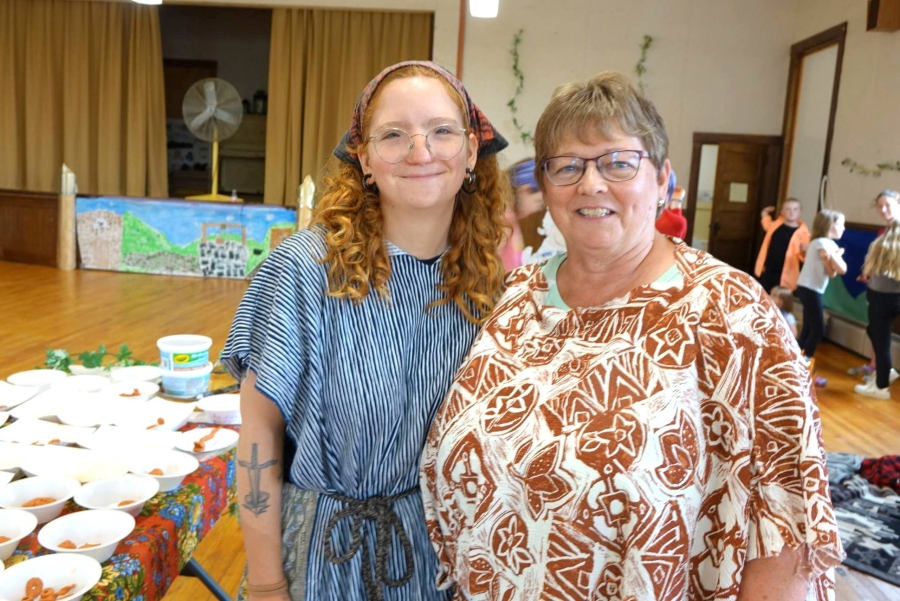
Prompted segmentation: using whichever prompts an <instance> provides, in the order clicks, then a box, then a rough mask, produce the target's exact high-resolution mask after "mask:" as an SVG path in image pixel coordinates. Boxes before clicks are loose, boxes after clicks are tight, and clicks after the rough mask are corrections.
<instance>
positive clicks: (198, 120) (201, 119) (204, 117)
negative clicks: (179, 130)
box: [188, 111, 213, 132]
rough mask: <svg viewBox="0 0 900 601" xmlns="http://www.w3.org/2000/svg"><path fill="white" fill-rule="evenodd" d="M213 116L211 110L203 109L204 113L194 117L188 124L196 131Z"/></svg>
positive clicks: (189, 127)
mask: <svg viewBox="0 0 900 601" xmlns="http://www.w3.org/2000/svg"><path fill="white" fill-rule="evenodd" d="M212 116H213V113H212V112H211V111H203V112H202V113H200V114H199V115H197V116H196V117H194V119H193V120H192V121H191V122H190V123H189V124H188V129H190V130H191V131H194V132H196V131H200V127H201V126H202V125H203V124H204V123H206V122H207V121H209V118H210V117H212Z"/></svg>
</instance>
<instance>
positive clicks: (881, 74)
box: [793, 0, 900, 224]
mask: <svg viewBox="0 0 900 601" xmlns="http://www.w3.org/2000/svg"><path fill="white" fill-rule="evenodd" d="M797 8H798V14H799V15H801V16H802V19H797V21H796V24H795V28H794V35H793V39H794V41H800V40H803V39H805V38H808V37H810V36H812V35H815V34H817V33H819V32H820V31H824V30H826V29H828V28H830V27H834V26H835V25H840V24H841V23H843V22H844V21H847V39H846V46H845V48H844V62H843V70H842V73H841V87H840V90H839V92H838V105H837V114H836V115H835V123H834V137H833V139H832V144H831V161H830V164H829V167H828V173H829V180H830V184H831V190H830V194H829V197H830V199H831V201H832V206H833V207H834V208H835V209H837V210H839V211H842V212H843V213H844V214H846V216H847V220H848V221H856V222H863V223H873V224H881V221H880V218H879V217H878V214H877V213H876V212H875V210H874V208H873V207H874V202H873V201H874V197H875V194H877V193H878V192H879V191H881V190H882V189H884V188H894V189H900V173H898V172H896V171H886V172H884V173H883V174H882V176H881V177H865V176H862V175H858V174H855V173H850V172H849V170H848V169H847V168H846V167H843V166H841V161H842V160H843V159H845V158H851V159H854V160H855V161H856V162H858V163H861V164H863V165H866V166H868V167H874V166H875V165H876V164H877V163H882V162H896V161H900V32H892V33H883V32H877V31H866V0H797Z"/></svg>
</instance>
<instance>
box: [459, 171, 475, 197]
mask: <svg viewBox="0 0 900 601" xmlns="http://www.w3.org/2000/svg"><path fill="white" fill-rule="evenodd" d="M466 175H467V176H468V177H467V178H466V179H464V180H463V183H462V191H463V192H465V193H466V194H469V195H471V194H475V193H476V192H478V187H477V186H475V179H476V178H475V172H474V171H472V170H471V169H469V168H468V167H466Z"/></svg>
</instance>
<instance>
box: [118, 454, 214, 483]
mask: <svg viewBox="0 0 900 601" xmlns="http://www.w3.org/2000/svg"><path fill="white" fill-rule="evenodd" d="M198 467H200V462H199V461H198V460H197V458H196V457H194V456H193V455H189V454H187V453H182V452H181V451H147V452H145V453H141V454H140V455H138V456H136V457H134V459H133V460H132V463H131V467H130V470H131V472H132V473H134V474H140V475H141V476H150V477H152V478H155V479H156V480H157V481H159V491H160V492H169V491H171V490H175V489H176V488H178V487H179V486H180V485H181V481H182V480H184V477H185V476H187V475H188V474H191V473H193V472H194V471H196V470H197V468H198ZM156 469H159V470H162V472H163V474H162V475H161V476H159V475H156V474H151V473H150V472H151V471H153V470H156Z"/></svg>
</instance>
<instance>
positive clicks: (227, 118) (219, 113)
mask: <svg viewBox="0 0 900 601" xmlns="http://www.w3.org/2000/svg"><path fill="white" fill-rule="evenodd" d="M216 119H218V120H219V121H221V122H223V123H228V124H229V125H237V124H238V123H240V119H239V118H238V116H237V115H235V114H234V113H229V112H228V111H223V110H222V109H216Z"/></svg>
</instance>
